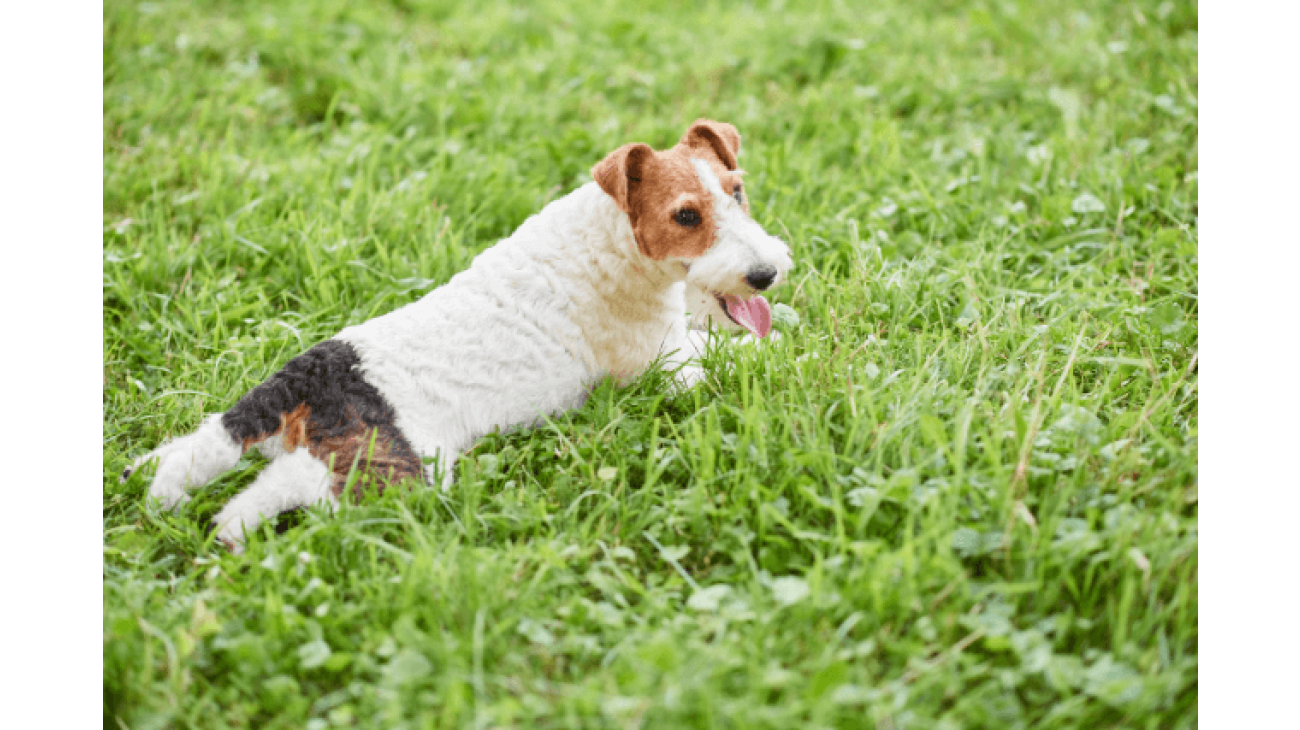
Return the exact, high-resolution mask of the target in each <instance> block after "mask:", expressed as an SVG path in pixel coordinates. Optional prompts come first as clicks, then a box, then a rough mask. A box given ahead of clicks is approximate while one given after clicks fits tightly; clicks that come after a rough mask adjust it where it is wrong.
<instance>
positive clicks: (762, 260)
mask: <svg viewBox="0 0 1300 730" xmlns="http://www.w3.org/2000/svg"><path fill="white" fill-rule="evenodd" d="M691 164H693V165H694V166H695V174H696V175H698V176H699V178H700V182H702V183H704V187H705V188H706V189H707V190H708V191H709V193H711V194H712V195H713V216H714V223H715V224H716V225H717V226H718V237H717V240H716V241H715V242H714V244H713V245H712V246H710V247H709V250H708V251H706V252H705V253H704V255H703V256H701V257H699V258H698V259H695V260H694V261H692V262H691V270H690V276H689V278H688V279H687V280H688V281H689V282H690V283H691V284H692V285H694V286H695V287H696V288H697V289H699V290H702V291H703V292H705V293H706V294H708V293H712V294H720V295H723V296H726V295H733V296H738V297H741V298H745V299H748V298H749V297H752V296H754V295H755V294H756V293H757V292H756V291H755V290H754V289H753V288H752V287H750V286H749V284H748V283H746V281H745V273H746V272H748V271H749V270H750V269H752V268H754V267H755V266H760V265H762V264H768V265H771V266H775V267H776V270H777V278H776V279H774V280H773V281H772V284H771V285H770V286H769V288H771V287H774V286H777V285H778V284H780V283H781V281H782V280H784V278H785V274H786V272H788V271H789V270H790V267H791V266H793V265H794V262H793V261H791V260H790V247H789V246H787V245H786V244H785V242H784V241H782V240H781V239H779V238H777V237H776V236H770V235H768V233H767V231H764V230H763V227H762V226H760V225H758V223H757V222H756V221H755V220H754V219H753V218H750V217H749V214H748V213H746V212H745V209H744V208H743V207H741V205H740V203H738V202H736V199H735V198H732V197H731V196H730V195H729V194H727V193H726V192H724V191H723V190H722V185H721V184H720V183H719V182H718V177H717V176H716V175H714V174H713V170H712V169H710V168H709V165H708V163H706V162H704V161H703V160H698V159H696V160H691ZM723 316H724V317H725V315H723Z"/></svg>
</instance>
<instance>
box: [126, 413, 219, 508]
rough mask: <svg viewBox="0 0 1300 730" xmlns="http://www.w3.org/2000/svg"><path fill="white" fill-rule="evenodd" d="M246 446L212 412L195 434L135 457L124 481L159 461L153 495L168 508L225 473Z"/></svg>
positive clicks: (186, 498)
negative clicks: (150, 463) (144, 465)
mask: <svg viewBox="0 0 1300 730" xmlns="http://www.w3.org/2000/svg"><path fill="white" fill-rule="evenodd" d="M243 452H244V447H243V445H242V444H240V443H239V442H238V441H236V440H235V439H234V438H233V437H232V436H231V434H230V431H229V430H227V429H226V427H225V426H224V425H223V424H222V420H221V414H220V413H218V414H216V415H214V416H209V417H208V418H206V419H204V421H203V424H202V425H200V426H199V428H198V429H197V430H196V431H195V432H194V433H192V434H189V435H188V436H182V437H180V438H177V439H173V440H171V441H168V442H167V443H165V444H163V445H161V446H159V447H158V448H156V449H154V450H153V451H150V452H149V453H147V454H145V455H144V456H141V457H140V458H138V459H136V460H135V463H133V464H131V466H129V467H127V469H126V471H124V472H122V481H126V478H127V477H129V476H131V473H132V472H134V471H135V470H136V469H139V468H140V466H141V465H143V464H145V463H147V462H150V461H155V460H156V461H157V462H158V469H157V471H155V472H154V478H153V483H152V484H150V485H149V495H150V496H151V497H153V498H155V499H157V500H158V501H159V502H161V503H162V506H163V507H164V508H166V509H175V508H176V507H178V506H179V505H181V504H183V503H184V502H185V501H187V500H188V499H189V494H188V493H189V492H190V491H191V490H194V489H198V488H200V487H203V486H205V485H207V484H208V482H211V481H212V480H213V479H216V478H217V477H219V476H221V475H222V474H223V473H224V472H227V471H229V470H230V469H233V468H234V467H235V464H237V463H239V457H240V455H241V454H243Z"/></svg>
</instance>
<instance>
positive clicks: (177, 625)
mask: <svg viewBox="0 0 1300 730" xmlns="http://www.w3.org/2000/svg"><path fill="white" fill-rule="evenodd" d="M103 62H104V118H103V145H104V158H103V184H104V198H103V230H104V234H103V257H104V262H103V270H104V276H103V324H104V340H103V358H104V369H103V378H104V387H103V474H104V476H103V529H104V540H103V549H104V557H103V600H104V605H103V613H104V626H103V632H104V633H103V636H104V645H103V659H104V726H105V727H128V728H133V729H134V728H164V727H174V728H185V727H201V728H221V727H258V728H311V729H313V730H319V729H322V728H327V727H364V728H369V727H394V728H396V727H405V728H420V727H459V726H473V727H613V728H636V727H647V728H649V727H664V728H671V727H731V728H757V727H771V728H794V727H809V728H812V727H869V728H980V727H991V728H1017V727H1024V728H1029V727H1034V728H1038V727H1053V728H1055V727H1081V728H1091V727H1132V728H1138V727H1142V728H1184V727H1195V726H1196V725H1197V645H1198V634H1197V621H1198V607H1197V585H1198V577H1197V575H1198V560H1197V540H1198V537H1197V533H1198V529H1197V514H1198V502H1197V484H1198V466H1197V455H1198V438H1197V431H1198V373H1197V350H1198V339H1197V331H1198V293H1197V292H1198V290H1197V275H1198V263H1197V246H1198V235H1199V234H1198V228H1197V225H1198V224H1197V168H1198V155H1197V145H1198V127H1197V10H1196V7H1195V4H1192V3H1185V2H1168V1H1166V2H1104V1H1097V2H1085V1H1082V0H1080V1H1078V2H1072V3H1066V2H1060V3H1035V2H1029V1H1024V2H1008V1H998V2H991V1H990V2H982V1H976V2H970V3H962V2H956V1H949V0H929V1H921V2H917V1H911V2H908V1H904V0H882V1H881V2H872V3H861V4H856V5H853V4H848V3H843V2H825V3H815V2H775V3H771V4H770V5H769V4H761V3H755V4H742V3H720V2H718V3H714V2H704V3H694V2H692V3H681V2H670V1H667V0H665V1H664V2H659V3H656V4H654V7H653V8H642V7H640V4H635V3H613V2H607V3H576V2H567V1H565V2H561V1H559V0H548V1H546V2H534V3H523V4H519V5H514V6H512V5H507V4H504V3H498V2H480V3H476V4H469V3H465V4H461V3H454V2H445V1H439V0H429V1H424V0H393V2H392V3H359V2H343V1H342V0H304V1H303V2H298V3H246V2H234V1H233V0H231V1H227V2H193V1H191V2H179V1H178V2H139V3H137V2H115V1H110V2H108V3H106V4H105V7H104V56H103ZM702 116H704V117H710V118H714V119H720V120H725V121H728V122H731V123H733V124H735V125H736V126H737V127H738V128H739V130H740V132H741V134H742V136H743V140H744V141H743V149H742V155H741V166H742V167H743V168H745V169H746V170H747V171H748V172H749V175H748V177H747V178H746V180H747V188H748V192H749V195H750V197H751V200H752V203H753V212H754V215H755V217H756V218H757V220H758V221H759V222H760V223H762V224H763V225H764V226H765V227H766V228H767V229H768V230H769V231H772V232H774V233H778V234H780V235H781V236H782V237H783V238H785V240H787V241H788V242H789V243H790V245H791V247H792V249H793V251H794V256H795V260H796V265H797V267H796V269H795V270H794V271H793V272H792V276H791V279H790V282H789V283H788V284H787V285H786V286H785V287H783V288H781V289H780V290H777V291H776V292H774V294H773V296H772V297H771V298H772V299H773V301H774V302H778V303H782V304H785V305H787V306H789V307H791V308H793V310H794V311H795V312H796V313H797V314H798V315H799V322H797V323H795V322H785V323H783V324H782V325H781V328H782V330H783V331H782V334H783V337H782V338H781V339H780V341H779V342H769V343H764V346H763V347H761V348H759V349H757V350H750V349H746V348H741V347H734V348H733V347H724V348H722V349H721V350H720V351H718V353H717V354H716V355H714V356H712V357H711V358H710V361H709V363H708V365H709V368H710V375H709V378H708V380H707V382H706V383H704V384H702V385H701V386H699V387H697V388H696V389H694V390H693V391H690V392H687V393H685V394H673V393H672V392H671V391H670V390H669V389H668V388H667V387H666V382H665V379H664V378H663V377H660V376H655V375H649V376H646V377H644V378H642V379H641V380H639V381H637V382H636V383H634V384H632V385H631V386H629V387H627V388H624V389H616V388H613V387H608V386H602V387H601V388H600V389H598V390H597V391H596V392H595V394H594V395H593V397H592V398H591V400H590V401H589V402H588V403H587V405H586V406H585V407H584V408H582V409H581V410H579V411H576V412H574V413H570V414H566V415H563V416H560V417H557V418H555V419H554V421H553V422H552V423H549V424H548V425H546V426H545V427H542V428H538V429H535V430H532V431H525V432H520V433H511V434H506V435H499V434H497V435H492V436H490V437H488V438H487V439H485V440H484V441H482V442H481V443H480V444H479V445H478V446H477V447H476V448H475V449H474V450H473V452H472V453H471V454H470V455H469V456H468V457H467V458H465V459H463V460H462V462H461V466H460V473H459V477H458V480H457V482H456V484H455V486H454V487H453V488H452V489H451V491H450V492H448V493H445V494H443V493H441V492H438V491H436V490H419V491H414V492H402V491H401V490H390V491H389V492H387V493H385V494H383V495H374V494H371V495H368V496H366V497H365V498H363V499H362V500H361V502H360V503H359V504H349V505H345V506H344V507H342V508H341V509H340V510H338V512H337V513H335V514H332V515H331V514H329V513H328V511H327V510H325V509H322V508H316V509H313V510H311V511H308V512H305V513H300V514H294V515H286V516H284V517H282V518H280V519H279V520H278V521H277V523H276V524H274V525H267V526H266V527H265V528H264V529H263V530H262V532H261V533H259V534H258V535H255V536H253V537H252V538H251V539H250V541H249V546H248V551H247V553H246V554H244V555H240V556H234V555H231V554H229V553H227V552H226V551H225V550H224V549H223V548H222V547H221V546H220V545H219V544H215V543H214V541H213V540H212V539H211V538H210V537H208V536H207V535H206V534H205V531H204V525H205V523H206V522H207V520H208V519H209V518H211V517H212V516H213V515H214V514H215V513H216V512H217V510H218V509H220V507H221V506H222V505H223V504H224V502H225V501H226V500H227V499H229V498H230V497H231V496H233V495H234V494H235V493H236V492H237V491H238V490H239V489H241V488H242V487H243V486H244V485H246V484H248V483H249V482H250V481H251V480H252V478H253V477H254V476H255V475H256V473H257V470H258V469H259V468H260V466H261V465H262V463H263V462H262V461H261V459H260V457H255V456H252V455H250V456H248V457H247V458H246V461H245V462H241V465H240V468H239V469H237V470H236V471H235V472H232V473H231V474H229V475H227V476H226V477H225V478H223V479H221V480H220V481H218V482H217V483H215V484H214V485H213V486H212V487H210V488H209V489H208V490H207V491H205V492H202V493H200V494H199V496H198V497H197V498H196V499H195V500H194V501H193V502H191V503H190V504H189V505H187V506H186V507H185V508H183V509H182V510H181V511H180V512H178V513H177V514H169V513H164V512H161V511H159V510H157V509H155V508H154V507H153V506H151V505H150V504H149V503H147V502H146V500H145V494H146V488H147V479H145V478H142V477H133V478H132V479H131V480H130V481H128V482H127V483H126V484H124V485H121V484H119V483H118V480H117V475H118V474H119V473H120V472H121V470H122V469H123V467H124V466H126V464H127V463H129V461H130V460H131V459H132V458H134V456H136V455H138V454H140V453H142V452H143V451H145V450H147V449H148V448H151V447H152V446H154V445H156V444H157V442H159V441H160V440H162V439H164V438H166V437H169V436H172V435H178V434H181V433H185V432H188V431H189V430H192V429H193V428H194V427H195V426H196V425H197V424H198V423H199V421H200V419H201V418H202V417H203V415H204V414H206V413H213V412H219V411H222V410H224V409H225V408H227V407H228V406H229V405H231V404H232V403H233V402H234V400H235V399H236V398H237V397H238V396H239V395H240V394H242V393H243V392H244V391H246V390H247V389H249V388H251V387H252V386H254V385H256V384H258V383H259V382H261V381H262V380H263V379H264V378H266V377H267V376H268V375H270V374H271V373H272V372H274V371H275V370H276V369H278V368H279V367H280V366H281V365H283V364H284V362H286V361H287V360H288V359H289V358H291V357H292V356H294V355H296V354H297V353H299V352H301V351H303V350H304V349H306V348H307V347H309V346H311V345H312V344H314V343H315V342H317V341H319V340H321V339H323V338H326V337H329V336H331V335H332V334H334V333H335V332H337V331H338V330H339V329H341V328H343V327H345V326H347V325H349V324H353V323H356V322H360V321H363V320H365V319H367V318H370V317H373V316H375V315H377V314H381V313H384V312H387V311H390V310H392V309H394V308H395V307H398V306H401V305H402V304H405V303H407V302H410V301H412V300H414V299H416V298H418V297H420V296H421V295H422V294H423V293H424V292H426V291H428V290H429V289H430V288H431V287H433V286H436V285H438V284H439V283H441V282H444V281H446V280H447V279H448V278H449V277H450V276H451V275H452V274H453V273H455V272H456V271H458V270H460V269H462V268H464V267H465V266H467V265H468V263H469V262H470V260H471V259H472V258H473V257H474V255H475V254H476V253H477V252H478V251H481V250H482V249H484V248H485V247H487V246H490V245H491V244H492V243H493V242H494V241H496V240H497V239H499V238H501V237H504V236H506V235H508V234H509V233H510V232H511V231H512V230H513V229H514V228H515V227H517V226H518V225H519V224H520V223H521V222H522V221H523V220H524V219H525V218H527V217H528V216H529V215H530V214H532V213H534V212H536V211H537V210H538V209H540V208H541V207H542V206H543V205H544V204H545V203H546V202H548V201H550V200H553V199H555V198H556V197H559V196H561V195H563V194H565V193H567V192H568V191H569V190H571V189H573V188H575V187H577V186H579V185H581V184H583V183H584V182H586V181H587V180H588V179H589V176H588V175H589V173H588V170H589V169H590V167H591V166H592V165H593V164H594V163H595V162H597V161H599V160H600V159H601V158H602V157H603V156H604V155H605V154H606V153H607V152H609V151H610V150H612V149H614V148H615V147H617V146H619V145H622V144H624V143H627V142H633V141H642V142H647V143H649V144H651V145H653V146H655V147H664V146H669V145H671V144H672V143H674V142H675V141H676V139H677V137H678V136H680V134H681V133H682V131H684V130H685V128H686V126H687V125H688V124H689V123H690V122H691V121H692V120H694V119H695V118H697V117H702Z"/></svg>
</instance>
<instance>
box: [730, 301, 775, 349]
mask: <svg viewBox="0 0 1300 730" xmlns="http://www.w3.org/2000/svg"><path fill="white" fill-rule="evenodd" d="M727 313H728V314H730V315H731V318H732V319H734V320H736V321H737V322H739V323H740V324H741V325H743V326H744V328H745V329H747V330H749V331H750V332H752V333H754V336H755V337H757V338H759V339H760V340H761V339H763V338H764V337H767V333H768V332H771V331H772V307H771V306H769V305H768V303H767V300H766V299H764V298H763V297H754V298H753V299H741V298H740V297H727Z"/></svg>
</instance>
